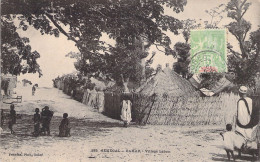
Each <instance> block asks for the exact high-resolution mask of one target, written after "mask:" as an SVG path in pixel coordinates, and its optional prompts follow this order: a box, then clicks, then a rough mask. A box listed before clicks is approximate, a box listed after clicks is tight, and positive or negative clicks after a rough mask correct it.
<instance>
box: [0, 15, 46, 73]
mask: <svg viewBox="0 0 260 162" xmlns="http://www.w3.org/2000/svg"><path fill="white" fill-rule="evenodd" d="M13 19H14V17H13V16H10V15H7V16H2V17H1V49H2V51H1V52H2V53H1V54H2V56H1V57H2V64H1V65H2V67H1V68H2V73H4V74H7V73H10V74H12V75H19V74H20V73H23V74H24V73H36V72H38V74H39V77H40V76H41V75H42V73H41V70H40V66H39V64H38V63H37V59H38V58H40V54H39V53H38V52H37V51H32V50H31V46H30V45H29V38H26V37H20V36H19V34H18V33H17V31H16V30H17V27H16V26H15V25H14V22H13ZM20 27H21V28H22V29H23V30H26V29H27V27H26V26H24V25H23V24H20Z"/></svg>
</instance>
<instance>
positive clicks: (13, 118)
mask: <svg viewBox="0 0 260 162" xmlns="http://www.w3.org/2000/svg"><path fill="white" fill-rule="evenodd" d="M10 109H11V110H10V118H9V122H8V128H9V129H10V130H11V134H14V133H15V132H14V131H13V125H14V124H15V123H16V112H15V110H14V104H11V105H10Z"/></svg>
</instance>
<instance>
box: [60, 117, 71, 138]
mask: <svg viewBox="0 0 260 162" xmlns="http://www.w3.org/2000/svg"><path fill="white" fill-rule="evenodd" d="M59 131H60V132H59V136H60V137H68V136H70V122H69V119H68V114H67V113H64V114H63V119H62V121H61V123H60V126H59Z"/></svg>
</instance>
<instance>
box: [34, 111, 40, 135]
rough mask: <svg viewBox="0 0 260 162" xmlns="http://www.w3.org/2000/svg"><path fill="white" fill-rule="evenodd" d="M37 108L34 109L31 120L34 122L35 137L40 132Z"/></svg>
mask: <svg viewBox="0 0 260 162" xmlns="http://www.w3.org/2000/svg"><path fill="white" fill-rule="evenodd" d="M39 111H40V110H39V108H36V109H35V114H34V115H33V122H34V132H33V135H34V136H35V137H37V136H39V134H40V123H41V115H40V114H39Z"/></svg>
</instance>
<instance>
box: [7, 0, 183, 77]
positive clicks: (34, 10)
mask: <svg viewBox="0 0 260 162" xmlns="http://www.w3.org/2000/svg"><path fill="white" fill-rule="evenodd" d="M186 3H187V2H186V0H178V1H176V0H160V1H153V0H132V1H129V0H108V1H103V0H95V1H92V0H91V1H83V0H74V1H61V0H55V1H50V0H44V1H41V2H34V1H32V0H19V3H15V4H13V3H12V0H5V1H4V2H3V5H2V6H3V8H4V10H3V11H2V12H3V13H4V14H9V13H10V12H14V13H13V14H18V13H19V14H22V15H21V16H19V20H20V21H21V22H27V23H29V25H32V26H33V27H34V28H36V29H38V30H40V32H41V33H42V34H54V35H55V36H58V35H59V33H62V34H64V35H65V36H67V37H68V39H69V40H72V41H74V42H75V45H76V46H77V47H78V49H79V51H80V54H81V57H80V61H78V62H79V64H78V66H79V67H78V69H79V70H80V71H81V72H82V73H86V72H87V73H88V74H89V75H90V74H92V75H93V76H100V75H102V76H106V77H108V78H109V77H111V76H113V75H112V74H113V73H114V71H111V70H117V75H118V76H123V77H124V79H123V80H125V81H126V80H128V79H127V78H129V77H128V76H127V75H129V74H126V73H125V72H124V71H123V70H120V69H114V67H109V66H111V65H114V63H118V66H120V65H123V67H126V66H125V65H127V64H128V65H127V67H128V66H129V69H131V68H132V67H131V66H132V65H133V64H129V63H133V61H134V60H136V59H137V58H138V59H143V58H144V57H145V56H141V57H140V55H139V54H141V53H144V52H141V51H140V50H139V49H136V50H131V46H132V45H133V44H134V43H135V42H136V40H140V39H145V41H146V42H147V44H145V45H144V47H143V50H142V51H145V49H147V48H149V47H150V46H151V45H156V46H163V47H164V49H165V50H164V52H165V53H166V54H167V55H174V52H173V49H171V48H170V44H171V41H170V38H169V37H168V36H167V35H166V34H164V32H163V31H168V30H169V31H171V32H173V33H174V34H178V30H179V29H180V28H181V27H182V23H181V22H180V21H179V20H178V19H176V18H174V17H171V16H167V15H164V7H163V6H164V5H166V6H167V7H170V8H172V9H173V11H175V12H177V13H178V12H181V11H183V7H184V5H186ZM18 4H19V6H21V7H19V9H18V10H14V9H13V6H12V5H18ZM6 8H9V10H7V9H6ZM52 25H54V27H53V26H52ZM102 33H106V34H108V35H109V37H110V38H112V39H114V40H116V42H117V47H113V48H112V46H111V45H109V44H107V42H103V41H100V38H101V36H102ZM140 37H141V38H140ZM125 52H127V53H125ZM130 54H131V57H130ZM132 55H138V56H133V57H132ZM122 56H124V57H129V60H131V61H129V62H126V61H125V60H124V59H121V58H123V57H122ZM119 62H120V63H119ZM134 62H139V61H137V60H136V61H134ZM118 66H117V67H118ZM136 66H137V65H136ZM127 69H128V68H127ZM125 77H126V78H125ZM113 78H114V79H115V80H118V79H119V78H116V77H115V76H114V77H113ZM121 78H122V77H121Z"/></svg>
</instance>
